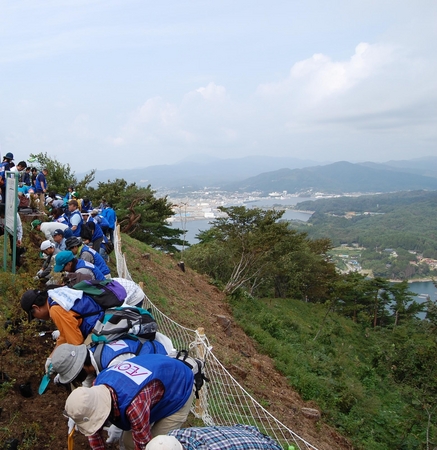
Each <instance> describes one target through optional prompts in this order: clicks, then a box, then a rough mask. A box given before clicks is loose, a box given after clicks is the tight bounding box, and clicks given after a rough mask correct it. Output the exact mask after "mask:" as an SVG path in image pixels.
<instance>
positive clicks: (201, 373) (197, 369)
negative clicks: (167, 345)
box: [176, 350, 209, 398]
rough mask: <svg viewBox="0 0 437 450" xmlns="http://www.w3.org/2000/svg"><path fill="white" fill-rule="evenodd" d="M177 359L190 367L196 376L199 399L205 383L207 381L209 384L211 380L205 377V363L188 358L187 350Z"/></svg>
mask: <svg viewBox="0 0 437 450" xmlns="http://www.w3.org/2000/svg"><path fill="white" fill-rule="evenodd" d="M176 359H178V360H179V361H182V362H183V363H184V364H185V365H186V366H188V367H189V368H190V369H191V370H192V371H193V375H194V387H195V388H196V398H199V391H200V389H202V386H203V383H204V382H205V381H206V382H207V383H209V378H207V377H206V375H205V363H204V362H203V361H202V360H200V359H198V358H193V357H191V356H188V351H187V350H180V351H179V352H178V353H177V355H176Z"/></svg>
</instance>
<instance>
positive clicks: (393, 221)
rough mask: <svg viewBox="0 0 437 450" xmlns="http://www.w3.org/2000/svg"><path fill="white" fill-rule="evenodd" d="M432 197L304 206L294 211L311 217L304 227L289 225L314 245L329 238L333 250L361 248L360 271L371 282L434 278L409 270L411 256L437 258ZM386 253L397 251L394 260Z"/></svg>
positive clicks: (421, 269) (407, 195) (435, 199)
mask: <svg viewBox="0 0 437 450" xmlns="http://www.w3.org/2000/svg"><path fill="white" fill-rule="evenodd" d="M436 207H437V192H436V191H430V192H428V191H411V192H397V193H392V194H380V195H365V196H360V197H341V198H333V199H323V200H316V201H314V202H302V203H299V204H297V205H296V208H297V209H311V210H312V211H315V213H314V214H313V216H312V217H311V218H310V220H309V221H308V222H307V223H306V224H303V223H300V224H296V223H293V224H292V226H293V228H295V229H297V230H299V231H303V232H305V233H307V234H308V236H309V237H310V238H312V239H317V238H321V237H327V238H329V239H330V240H331V242H332V244H333V246H335V247H337V246H340V245H342V244H347V245H349V246H351V245H352V244H355V245H357V246H358V247H363V248H364V249H365V250H364V251H362V252H361V260H360V261H361V265H362V267H363V268H364V269H372V270H373V273H374V274H375V276H383V277H387V278H393V279H405V278H413V277H414V276H416V277H430V276H435V274H436V272H432V271H430V268H429V267H428V266H427V265H416V264H410V261H412V260H415V256H413V255H412V254H411V253H409V252H416V253H420V254H421V255H422V256H423V257H425V258H434V259H436V258H437V232H436V227H435V211H436ZM385 249H392V250H396V252H397V258H396V259H393V258H391V257H390V256H391V255H390V252H384V250H385Z"/></svg>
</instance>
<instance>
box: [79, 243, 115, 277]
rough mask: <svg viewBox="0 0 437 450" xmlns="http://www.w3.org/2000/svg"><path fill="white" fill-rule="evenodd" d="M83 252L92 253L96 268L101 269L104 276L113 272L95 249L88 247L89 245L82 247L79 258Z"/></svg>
mask: <svg viewBox="0 0 437 450" xmlns="http://www.w3.org/2000/svg"><path fill="white" fill-rule="evenodd" d="M83 252H88V253H91V255H92V257H93V258H94V266H95V267H97V269H99V270H100V272H102V274H103V275H108V273H110V272H111V271H110V270H109V267H108V266H107V265H106V263H105V261H104V259H103V258H102V257H101V256H100V255H99V254H98V253H97V252H96V251H95V250H94V249H93V248H90V247H88V245H84V246H82V250H81V251H80V255H79V258H80V257H81V256H82V253H83Z"/></svg>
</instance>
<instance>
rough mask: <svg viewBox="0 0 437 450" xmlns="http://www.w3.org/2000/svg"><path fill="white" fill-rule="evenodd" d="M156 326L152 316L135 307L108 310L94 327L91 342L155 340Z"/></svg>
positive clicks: (144, 310)
mask: <svg viewBox="0 0 437 450" xmlns="http://www.w3.org/2000/svg"><path fill="white" fill-rule="evenodd" d="M157 331H158V324H157V323H156V322H155V319H154V318H153V316H152V314H150V312H149V311H147V310H146V309H143V308H138V307H136V306H126V307H119V306H118V307H116V308H109V309H107V310H106V311H105V314H104V316H103V317H102V319H101V320H98V321H97V323H96V324H95V326H94V330H93V333H92V335H91V339H92V341H93V342H111V341H114V340H116V339H120V338H123V337H126V336H137V337H141V338H144V339H148V340H153V339H155V336H156V332H157Z"/></svg>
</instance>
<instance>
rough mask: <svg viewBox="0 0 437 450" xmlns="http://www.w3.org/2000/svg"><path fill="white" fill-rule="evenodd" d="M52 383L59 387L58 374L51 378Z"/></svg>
mask: <svg viewBox="0 0 437 450" xmlns="http://www.w3.org/2000/svg"><path fill="white" fill-rule="evenodd" d="M53 383H55V384H57V385H58V386H59V385H61V384H62V383H61V381H60V380H59V373H58V374H57V375H56V376H55V378H53Z"/></svg>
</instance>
